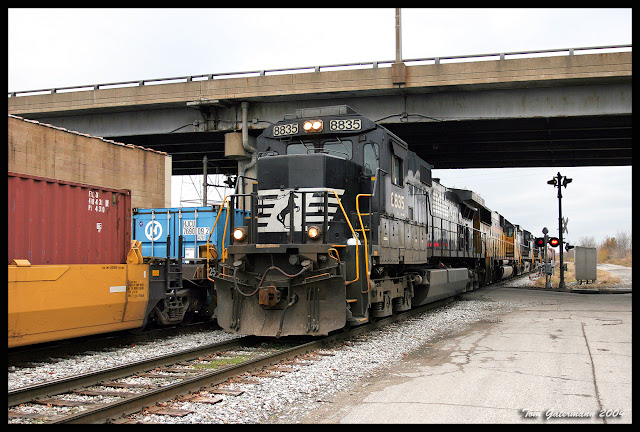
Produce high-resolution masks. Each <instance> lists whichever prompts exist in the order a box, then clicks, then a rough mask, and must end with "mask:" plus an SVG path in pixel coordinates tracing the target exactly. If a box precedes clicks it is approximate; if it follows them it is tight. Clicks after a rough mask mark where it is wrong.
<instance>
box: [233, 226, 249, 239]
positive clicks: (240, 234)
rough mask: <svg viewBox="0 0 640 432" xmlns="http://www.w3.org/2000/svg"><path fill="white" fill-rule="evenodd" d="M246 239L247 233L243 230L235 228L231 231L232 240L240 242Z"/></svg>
mask: <svg viewBox="0 0 640 432" xmlns="http://www.w3.org/2000/svg"><path fill="white" fill-rule="evenodd" d="M245 238H247V231H246V230H245V229H244V228H236V229H234V230H233V239H234V240H235V241H242V240H244V239H245Z"/></svg>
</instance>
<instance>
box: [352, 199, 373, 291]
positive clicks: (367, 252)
mask: <svg viewBox="0 0 640 432" xmlns="http://www.w3.org/2000/svg"><path fill="white" fill-rule="evenodd" d="M363 196H368V197H371V196H372V194H358V195H356V212H357V213H358V220H359V221H360V229H361V230H362V237H363V238H364V251H365V254H366V261H365V264H364V265H365V272H366V275H367V290H366V291H360V292H361V293H362V294H366V293H368V292H369V291H370V286H369V284H370V282H369V258H370V257H369V246H368V244H367V234H366V233H365V232H364V224H363V223H362V215H361V214H360V197H363ZM369 219H371V212H369ZM369 226H371V224H369ZM356 244H357V243H356ZM356 253H357V252H356Z"/></svg>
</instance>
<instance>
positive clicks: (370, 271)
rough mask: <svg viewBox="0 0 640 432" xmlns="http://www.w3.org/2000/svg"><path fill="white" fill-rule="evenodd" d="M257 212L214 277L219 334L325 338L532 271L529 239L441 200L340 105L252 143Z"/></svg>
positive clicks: (236, 230) (422, 171) (391, 147)
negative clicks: (322, 336)
mask: <svg viewBox="0 0 640 432" xmlns="http://www.w3.org/2000/svg"><path fill="white" fill-rule="evenodd" d="M257 152H258V158H257V182H255V184H254V190H253V191H252V192H250V193H246V194H235V195H230V196H229V197H228V200H229V205H230V207H231V208H235V207H236V206H238V205H240V206H243V205H247V204H246V203H247V202H249V204H248V205H250V206H251V208H252V209H254V212H253V213H252V217H251V218H249V219H248V222H247V223H246V224H245V225H243V226H238V227H232V229H233V237H232V244H230V245H229V247H228V249H227V250H226V251H224V253H223V256H224V257H225V259H224V261H221V262H219V263H218V265H217V267H216V268H215V271H214V273H215V274H214V276H213V280H215V286H216V295H217V308H216V313H215V314H216V318H217V321H218V324H219V325H220V326H221V327H223V328H224V329H225V330H227V331H230V332H234V333H239V334H251V335H259V336H275V337H280V336H286V335H326V334H328V333H329V332H332V331H334V330H339V329H342V328H345V327H348V326H351V325H358V324H363V323H366V322H368V321H371V320H373V319H376V318H379V317H385V316H389V315H391V314H393V313H395V312H400V311H404V310H408V309H410V308H412V307H416V306H419V305H424V304H427V303H430V302H434V301H437V300H440V299H444V298H447V297H451V296H455V295H457V294H459V293H462V292H464V291H467V290H472V289H476V288H478V287H480V286H483V285H486V284H488V283H491V282H493V281H496V280H499V279H504V278H508V277H511V276H513V275H516V274H519V273H522V272H524V271H527V270H529V269H530V268H531V264H532V262H533V260H534V259H535V258H534V256H533V249H532V243H531V238H530V234H529V236H525V235H524V234H525V231H524V230H522V229H521V228H520V227H519V226H518V225H514V224H512V223H511V222H509V221H508V220H507V219H505V218H504V217H503V216H501V215H500V214H499V213H498V212H496V211H491V210H490V209H489V208H488V207H486V205H485V202H484V200H483V199H482V198H481V197H480V196H479V195H478V194H477V193H475V192H473V191H470V190H463V189H453V188H447V187H445V186H444V185H442V184H441V183H440V182H439V180H438V179H435V178H432V175H431V170H432V166H431V165H430V164H429V163H427V162H426V161H424V160H423V159H421V158H420V157H418V156H417V155H416V154H415V153H414V152H412V151H410V150H409V148H408V145H407V143H405V142H404V141H403V140H402V139H400V138H399V137H398V136H396V135H394V134H393V133H391V132H390V131H389V130H387V129H386V128H384V127H382V126H381V125H378V124H376V123H375V122H374V121H372V120H370V119H368V118H366V117H364V116H362V115H360V114H358V113H357V112H355V111H354V110H353V109H351V108H350V107H348V106H346V105H340V106H328V107H321V108H305V109H299V110H296V112H295V114H294V115H287V116H285V118H284V119H283V120H282V121H279V122H277V123H275V124H273V125H271V126H269V127H267V128H266V129H265V131H264V132H263V133H262V134H261V135H260V136H259V137H258V139H257Z"/></svg>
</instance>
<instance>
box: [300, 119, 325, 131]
mask: <svg viewBox="0 0 640 432" xmlns="http://www.w3.org/2000/svg"><path fill="white" fill-rule="evenodd" d="M302 129H304V131H305V132H322V120H307V121H306V122H304V124H303V125H302Z"/></svg>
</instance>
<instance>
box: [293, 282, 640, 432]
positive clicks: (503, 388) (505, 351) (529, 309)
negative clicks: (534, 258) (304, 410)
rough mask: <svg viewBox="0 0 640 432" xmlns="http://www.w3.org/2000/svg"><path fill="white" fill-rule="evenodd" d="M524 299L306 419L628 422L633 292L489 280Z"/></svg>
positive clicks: (481, 293) (490, 292)
mask: <svg viewBox="0 0 640 432" xmlns="http://www.w3.org/2000/svg"><path fill="white" fill-rule="evenodd" d="M462 299H463V300H464V301H498V302H505V303H511V304H517V305H522V306H519V307H518V308H517V309H516V310H513V311H509V312H503V313H498V314H496V315H495V316H492V317H491V318H489V319H484V320H482V321H480V322H476V323H474V324H471V325H470V326H469V327H467V328H466V329H465V330H463V331H461V332H458V333H454V334H450V335H447V336H446V337H443V338H441V339H440V340H436V341H430V342H429V343H425V344H424V345H423V346H422V348H421V349H419V350H417V351H415V352H413V353H411V354H410V355H408V356H407V357H405V358H404V359H403V360H402V361H401V362H399V363H397V364H395V365H394V366H393V367H391V368H390V369H386V370H384V371H381V372H379V373H378V374H377V375H376V376H374V377H372V378H370V379H367V380H364V381H361V382H358V383H357V384H356V385H355V386H354V387H353V388H352V389H351V390H350V391H348V392H344V393H341V394H339V395H337V396H336V397H334V398H333V400H332V401H331V403H328V404H325V406H323V407H322V408H319V409H317V410H315V411H313V412H312V413H310V414H309V415H308V416H307V417H305V419H303V422H304V423H519V424H523V423H525V424H529V423H530V424H537V423H547V424H553V423H577V424H586V423H631V422H632V416H631V409H632V405H631V321H632V319H631V303H632V302H631V293H620V294H603V293H599V294H588V293H574V292H556V291H545V290H530V289H523V288H515V287H504V286H503V287H488V288H486V287H485V288H483V289H480V290H477V291H473V292H469V293H465V294H463V295H462Z"/></svg>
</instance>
